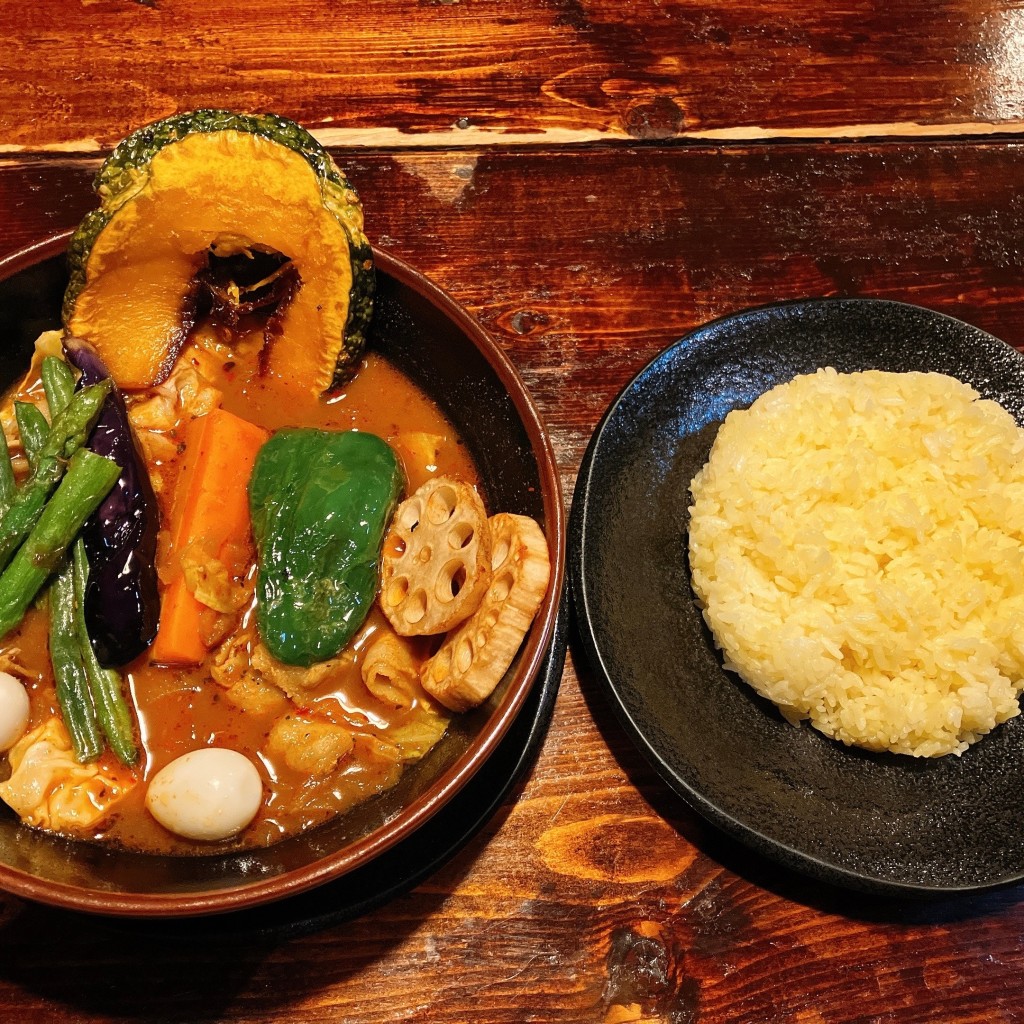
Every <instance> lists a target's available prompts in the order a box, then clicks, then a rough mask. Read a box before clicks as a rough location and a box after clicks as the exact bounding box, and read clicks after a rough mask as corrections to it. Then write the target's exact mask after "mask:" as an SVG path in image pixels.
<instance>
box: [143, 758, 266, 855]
mask: <svg viewBox="0 0 1024 1024" xmlns="http://www.w3.org/2000/svg"><path fill="white" fill-rule="evenodd" d="M262 802H263V782H262V780H261V779H260V774H259V772H258V771H257V770H256V766H255V765H254V764H253V763H252V761H250V760H249V758H247V757H246V756H245V755H244V754H240V753H238V751H237V750H228V749H227V748H225V747H205V748H203V749H202V750H193V751H191V752H190V753H188V754H183V755H182V756H181V757H179V758H177V759H176V760H174V761H172V762H171V763H170V764H168V765H165V766H164V767H163V768H161V769H160V771H158V772H157V773H156V775H154V776H153V780H152V781H151V782H150V784H149V789H148V790H147V792H146V807H147V808H148V809H149V812H150V814H152V815H153V817H154V818H156V820H157V821H158V822H160V824H161V825H163V827H164V828H166V829H167V830H168V831H169V832H173V833H174V834H175V835H179V836H182V837H183V838H185V839H198V840H204V841H208V842H209V841H215V840H218V839H228V838H230V837H231V836H233V835H237V834H238V833H239V832H241V831H242V829H243V828H245V827H246V825H248V824H249V823H250V822H251V821H252V820H253V818H255V817H256V812H257V811H258V810H259V809H260V804H261V803H262Z"/></svg>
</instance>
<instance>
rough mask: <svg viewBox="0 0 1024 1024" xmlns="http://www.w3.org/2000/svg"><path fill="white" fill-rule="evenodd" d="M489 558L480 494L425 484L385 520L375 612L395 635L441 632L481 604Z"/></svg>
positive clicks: (444, 480) (458, 485) (440, 480)
mask: <svg viewBox="0 0 1024 1024" xmlns="http://www.w3.org/2000/svg"><path fill="white" fill-rule="evenodd" d="M490 558H491V539H490V530H489V528H488V525H487V512H486V510H485V509H484V503H483V501H482V500H481V498H480V495H479V494H477V492H476V490H475V489H474V488H472V487H470V486H469V484H466V483H463V482H462V481H461V480H453V479H452V478H450V477H444V476H439V477H435V478H434V479H432V480H428V481H427V482H426V483H425V484H423V486H422V487H420V488H419V489H418V490H417V491H416V492H415V493H414V494H412V495H411V496H410V497H408V498H407V499H406V500H405V501H403V502H402V504H401V505H399V506H398V510H397V511H396V512H395V515H394V518H393V519H392V521H391V528H390V530H389V531H388V535H387V537H386V538H385V541H384V555H383V558H382V561H381V593H380V606H381V610H382V611H383V612H384V614H385V616H386V617H387V620H388V622H390V623H391V626H392V628H393V629H394V630H395V632H396V633H398V634H399V635H400V636H433V635H434V634H436V633H446V632H448V630H450V629H452V628H453V627H455V626H457V625H458V624H459V623H460V622H463V621H465V620H466V619H468V618H469V616H470V615H472V614H473V612H474V611H476V609H477V607H478V606H479V605H480V602H481V600H482V599H483V596H484V592H485V591H486V590H487V584H488V583H489V582H490V578H491V569H490Z"/></svg>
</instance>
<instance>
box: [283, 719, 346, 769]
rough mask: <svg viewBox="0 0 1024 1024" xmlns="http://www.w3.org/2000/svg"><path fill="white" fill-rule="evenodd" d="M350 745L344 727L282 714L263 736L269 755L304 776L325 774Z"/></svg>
mask: <svg viewBox="0 0 1024 1024" xmlns="http://www.w3.org/2000/svg"><path fill="white" fill-rule="evenodd" d="M352 746H353V739H352V733H350V732H349V731H348V729H345V728H343V727H342V726H340V725H334V724H333V723H331V722H323V721H320V720H318V719H314V718H300V717H299V716H298V715H285V716H284V718H281V719H279V720H278V721H277V722H275V723H274V727H273V728H272V729H271V730H270V736H269V738H268V739H267V752H268V753H269V754H271V755H272V756H276V757H280V758H283V759H284V763H285V764H286V765H288V767H289V768H291V769H292V770H293V771H296V772H304V773H305V774H307V775H329V774H330V773H331V772H333V771H334V770H335V768H337V767H338V762H339V761H341V759H342V758H343V757H345V756H346V755H347V754H349V753H350V752H351V750H352Z"/></svg>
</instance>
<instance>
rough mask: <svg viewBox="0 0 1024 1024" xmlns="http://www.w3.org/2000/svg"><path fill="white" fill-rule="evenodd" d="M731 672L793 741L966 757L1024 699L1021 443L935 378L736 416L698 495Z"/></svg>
mask: <svg viewBox="0 0 1024 1024" xmlns="http://www.w3.org/2000/svg"><path fill="white" fill-rule="evenodd" d="M691 492H692V495H693V505H692V507H691V510H690V513H691V523H690V537H689V552H690V567H691V571H692V579H693V588H694V591H695V592H696V594H697V597H698V599H699V603H700V606H701V608H702V610H703V614H704V617H705V620H706V621H707V623H708V625H709V627H710V628H711V631H712V632H713V634H714V637H715V642H716V643H717V644H718V646H719V647H720V648H721V649H722V652H723V656H724V662H725V666H726V668H728V669H731V670H733V671H735V672H737V673H738V674H739V675H740V676H741V677H742V678H743V679H744V680H746V682H747V683H749V684H750V685H751V686H753V687H754V689H755V690H757V692H758V693H760V694H761V695H762V696H764V697H767V698H768V699H770V700H772V701H774V702H775V703H776V704H777V705H778V706H779V708H780V709H781V711H782V713H783V714H784V715H785V716H786V718H787V719H789V720H790V721H792V722H798V721H801V720H804V719H808V720H810V723H811V724H812V725H813V726H814V727H815V728H817V729H820V730H821V731H822V732H823V733H825V734H826V735H828V736H831V737H833V738H835V739H837V740H840V741H842V742H843V743H847V744H854V745H857V746H862V747H866V748H868V749H870V750H891V751H895V752H898V753H904V754H914V755H918V756H925V757H933V756H937V755H941V754H948V753H961V752H963V751H964V750H966V749H967V746H968V745H969V744H970V743H973V742H974V741H975V740H977V739H979V738H980V737H981V736H983V735H984V734H985V733H987V732H989V731H990V730H991V729H993V728H994V727H995V726H996V725H998V724H999V723H1001V722H1005V721H1006V720H1007V719H1009V718H1012V717H1013V716H1015V715H1016V714H1018V711H1019V706H1018V701H1017V698H1018V697H1019V695H1020V693H1021V690H1022V688H1024V680H1022V677H1024V544H1022V541H1024V431H1021V429H1020V428H1018V427H1017V425H1016V423H1015V422H1014V420H1013V418H1012V417H1011V416H1010V414H1009V413H1008V412H1006V410H1004V409H1003V408H1002V407H1001V406H999V405H998V404H997V403H996V402H993V401H989V400H986V399H981V398H979V397H978V395H977V393H976V392H975V391H974V390H973V389H972V388H970V387H968V386H967V385H965V384H962V383H961V382H959V381H957V380H954V379H953V378H952V377H947V376H944V375H942V374H937V373H884V372H881V371H874V370H871V371H866V372H863V373H850V374H841V373H837V372H836V371H835V370H833V369H823V370H819V371H818V372H816V373H813V374H807V375H805V376H801V377H797V378H796V379H794V380H792V381H790V382H789V383H787V384H782V385H780V386H778V387H776V388H773V389H772V390H771V391H769V392H768V393H767V394H765V395H763V396H761V397H760V398H759V399H758V400H757V401H756V402H754V404H753V405H752V406H751V407H750V408H749V409H746V410H737V411H734V412H732V413H730V414H729V416H728V417H727V418H726V420H725V422H724V423H723V424H722V427H721V429H720V430H719V433H718V436H717V438H716V440H715V443H714V446H713V448H712V450H711V455H710V457H709V460H708V462H707V464H706V465H705V466H704V467H703V469H701V471H700V472H699V473H698V474H697V476H696V477H695V478H694V480H693V482H692V484H691Z"/></svg>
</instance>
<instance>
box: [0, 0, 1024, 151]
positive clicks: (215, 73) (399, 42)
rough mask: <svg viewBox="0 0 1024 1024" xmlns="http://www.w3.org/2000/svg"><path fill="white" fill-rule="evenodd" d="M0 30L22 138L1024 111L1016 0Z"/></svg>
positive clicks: (334, 16) (641, 6)
mask: <svg viewBox="0 0 1024 1024" xmlns="http://www.w3.org/2000/svg"><path fill="white" fill-rule="evenodd" d="M0 38H3V39H4V40H5V41H6V45H5V46H4V47H3V48H2V52H0V146H2V147H3V148H4V149H6V150H8V151H11V150H14V151H38V150H61V149H65V150H72V151H76V152H87V151H91V150H97V149H102V148H107V147H109V146H110V145H112V144H113V143H114V142H115V141H116V140H117V139H119V138H120V137H122V136H123V135H124V134H126V133H127V132H128V131H129V130H131V129H132V128H135V127H137V126H138V125H140V124H144V123H146V122H148V121H151V120H154V119H155V118H158V117H163V116H166V115H168V114H171V113H174V112H176V111H180V110H187V109H191V108H195V107H200V106H230V107H234V108H240V109H252V110H265V109H271V110H274V111H276V112H278V113H281V114H285V115H287V116H290V117H293V118H295V119H297V120H299V121H301V122H302V123H304V124H307V125H308V126H310V127H312V128H314V129H316V130H317V131H318V132H320V133H321V135H322V137H323V138H324V139H325V140H326V141H327V142H329V143H332V144H338V145H367V146H373V147H380V146H395V147H402V148H404V147H407V146H409V145H416V144H424V143H426V144H433V145H443V146H445V147H449V148H450V147H453V146H467V145H468V146H478V145H481V144H488V143H490V144H495V145H508V144H509V143H510V142H516V143H518V144H521V145H552V144H561V143H581V142H595V141H615V142H625V143H628V142H630V141H632V140H667V139H687V138H693V139H707V138H713V137H721V138H728V139H734V140H743V139H748V140H751V139H759V138H776V137H781V138H785V137H793V136H795V137H800V136H807V135H812V136H817V137H844V136H847V137H848V136H863V135H865V134H868V135H887V134H894V133H898V134H901V135H907V134H912V133H927V134H937V135H943V134H964V133H967V132H982V133H984V132H992V131H1007V132H1019V131H1021V130H1022V128H1024V65H1022V62H1021V53H1022V50H1024V12H1022V10H1021V8H1020V6H1019V4H1017V3H1015V2H1013V0H901V2H900V3H896V4H876V3H867V2H853V0H848V2H844V3H833V4H820V3H809V2H807V0H780V2H775V3H771V4H763V3H755V2H753V0H739V2H735V0H717V2H711V3H705V2H703V0H636V2H634V3H631V4H629V5H628V10H627V11H625V12H624V10H623V7H622V5H621V4H618V3H613V2H612V0H525V2H522V3H517V4H515V5H509V4H508V3H506V2H505V0H394V2H385V0H366V2H363V3H360V4H353V3H341V2H339V0H293V2H288V3H285V2H283V0H251V2H250V3H248V4H246V5H245V8H244V13H240V9H239V8H238V6H237V4H234V3H231V2H228V0H203V2H199V0H81V2H79V3H75V4H69V3H67V2H66V0H39V2H37V3H35V4H19V3H6V4H3V5H0Z"/></svg>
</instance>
